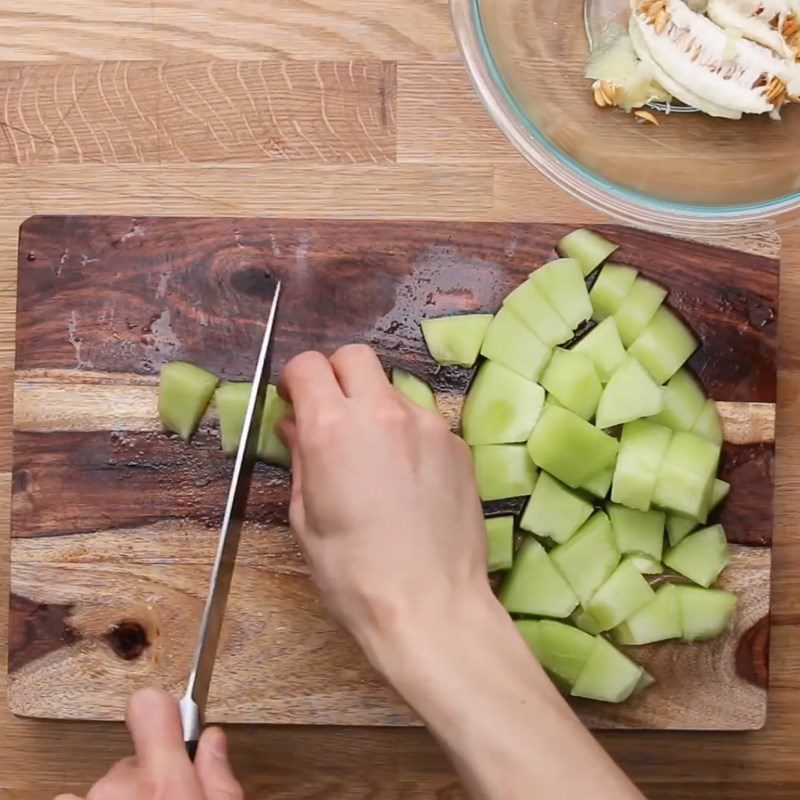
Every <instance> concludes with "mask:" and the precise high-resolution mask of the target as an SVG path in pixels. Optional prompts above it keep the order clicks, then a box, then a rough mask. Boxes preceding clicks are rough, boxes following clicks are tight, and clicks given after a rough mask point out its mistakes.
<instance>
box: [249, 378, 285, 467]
mask: <svg viewBox="0 0 800 800" xmlns="http://www.w3.org/2000/svg"><path fill="white" fill-rule="evenodd" d="M293 413H294V412H293V409H292V406H291V404H290V403H287V402H286V401H285V400H284V399H283V398H282V397H281V396H280V395H279V394H278V390H277V389H276V388H275V387H274V386H273V385H272V384H269V385H268V386H267V395H266V397H265V398H264V411H263V413H262V415H261V427H260V428H259V430H258V450H257V453H258V457H259V458H260V459H261V460H262V461H266V462H267V464H275V465H277V466H279V467H285V468H286V469H288V468H289V467H290V466H291V463H292V454H291V452H290V451H289V448H288V447H286V445H285V444H284V443H283V439H281V438H280V436H278V430H277V425H278V423H279V422H280V421H281V420H282V419H284V417H290V416H292V414H293Z"/></svg>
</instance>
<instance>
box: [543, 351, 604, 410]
mask: <svg viewBox="0 0 800 800" xmlns="http://www.w3.org/2000/svg"><path fill="white" fill-rule="evenodd" d="M542 386H544V388H545V389H547V391H548V392H550V393H551V394H552V395H553V397H555V398H556V400H558V402H559V403H560V404H561V405H562V406H563V407H564V408H568V409H569V410H570V411H573V412H575V413H576V414H577V415H578V416H579V417H582V418H583V419H591V418H592V417H593V416H594V412H595V410H596V409H597V403H598V401H599V400H600V395H601V394H602V393H603V387H602V385H601V383H600V378H598V377H597V371H596V370H595V368H594V364H592V362H591V361H590V360H589V358H587V357H586V356H583V355H581V354H580V353H576V352H574V351H573V350H563V349H562V348H560V347H557V348H556V349H555V350H553V355H552V357H551V359H550V363H549V364H548V365H547V369H545V371H544V374H543V375H542Z"/></svg>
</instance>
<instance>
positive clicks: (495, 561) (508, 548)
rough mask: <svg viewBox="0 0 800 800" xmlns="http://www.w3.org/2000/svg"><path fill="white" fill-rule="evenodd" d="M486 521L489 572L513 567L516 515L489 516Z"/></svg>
mask: <svg viewBox="0 0 800 800" xmlns="http://www.w3.org/2000/svg"><path fill="white" fill-rule="evenodd" d="M484 521H485V523H486V542H487V551H488V561H489V566H488V570H489V572H496V571H497V570H500V569H511V564H512V563H513V560H514V517H512V516H504V517H487V518H486V519H485V520H484Z"/></svg>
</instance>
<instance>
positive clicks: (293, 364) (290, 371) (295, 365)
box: [283, 350, 326, 380]
mask: <svg viewBox="0 0 800 800" xmlns="http://www.w3.org/2000/svg"><path fill="white" fill-rule="evenodd" d="M325 361H326V358H325V356H324V355H322V353H320V352H319V351H317V350H306V351H305V352H303V353H300V354H299V355H296V356H294V358H292V359H290V360H289V362H288V363H287V364H286V366H285V367H284V368H283V377H284V379H286V380H290V379H291V378H293V377H294V376H295V375H298V374H302V373H304V372H306V371H307V370H309V369H313V368H314V367H315V366H317V365H319V364H320V363H321V362H325Z"/></svg>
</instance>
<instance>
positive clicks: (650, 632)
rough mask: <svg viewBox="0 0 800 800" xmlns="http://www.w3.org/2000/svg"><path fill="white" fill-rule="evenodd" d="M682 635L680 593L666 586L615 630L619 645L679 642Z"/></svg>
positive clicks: (667, 584)
mask: <svg viewBox="0 0 800 800" xmlns="http://www.w3.org/2000/svg"><path fill="white" fill-rule="evenodd" d="M682 633H683V628H682V627H681V607H680V601H679V598H678V591H677V589H676V588H675V587H674V586H673V585H672V584H671V583H665V584H664V585H663V586H661V587H660V588H659V589H658V591H657V592H656V593H655V597H654V598H653V599H652V600H651V601H650V602H649V603H648V604H647V605H646V606H644V608H641V609H639V611H637V612H636V613H635V614H633V615H632V616H630V617H628V619H627V620H625V622H623V623H621V624H620V625H618V626H617V627H616V628H614V630H613V631H612V632H611V635H612V636H613V638H614V641H615V642H616V643H617V644H626V645H638V644H651V643H652V642H663V641H666V640H667V639H679V638H680V637H681V635H682Z"/></svg>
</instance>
